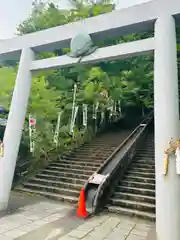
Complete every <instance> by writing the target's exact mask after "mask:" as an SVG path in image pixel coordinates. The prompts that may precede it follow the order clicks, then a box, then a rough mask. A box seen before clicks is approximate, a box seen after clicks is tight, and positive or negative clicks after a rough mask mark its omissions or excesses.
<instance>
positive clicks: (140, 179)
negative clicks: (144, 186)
mask: <svg viewBox="0 0 180 240" xmlns="http://www.w3.org/2000/svg"><path fill="white" fill-rule="evenodd" d="M124 180H128V181H135V182H145V183H153V184H155V178H148V177H138V176H134V174H128V175H126V174H125V176H124Z"/></svg>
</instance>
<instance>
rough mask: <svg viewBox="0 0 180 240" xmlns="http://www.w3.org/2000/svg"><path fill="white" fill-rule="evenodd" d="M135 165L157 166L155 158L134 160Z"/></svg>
mask: <svg viewBox="0 0 180 240" xmlns="http://www.w3.org/2000/svg"><path fill="white" fill-rule="evenodd" d="M133 162H134V163H147V164H152V165H155V160H154V157H152V158H147V157H146V158H145V157H142V158H140V157H137V158H135V159H134V160H133Z"/></svg>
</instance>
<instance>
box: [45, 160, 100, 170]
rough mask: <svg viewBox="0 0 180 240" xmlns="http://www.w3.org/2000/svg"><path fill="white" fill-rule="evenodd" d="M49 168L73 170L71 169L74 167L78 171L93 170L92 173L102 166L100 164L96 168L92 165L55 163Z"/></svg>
mask: <svg viewBox="0 0 180 240" xmlns="http://www.w3.org/2000/svg"><path fill="white" fill-rule="evenodd" d="M49 166H51V167H57V168H64V169H71V167H72V166H73V168H76V169H81V168H84V169H86V170H92V171H96V170H97V169H98V167H99V166H100V165H99V164H97V166H94V165H92V164H90V163H89V164H88V165H82V164H75V163H73V164H69V163H68V164H64V163H61V162H58V163H56V162H54V163H51V164H50V165H49Z"/></svg>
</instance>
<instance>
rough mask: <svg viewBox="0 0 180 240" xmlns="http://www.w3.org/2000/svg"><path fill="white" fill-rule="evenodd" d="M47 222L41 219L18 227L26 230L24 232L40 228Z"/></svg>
mask: <svg viewBox="0 0 180 240" xmlns="http://www.w3.org/2000/svg"><path fill="white" fill-rule="evenodd" d="M45 224H47V222H46V221H43V220H41V221H36V222H32V223H30V224H27V225H25V226H21V227H19V228H18V229H19V230H20V231H24V232H31V231H33V230H35V229H38V228H40V227H42V226H43V225H45Z"/></svg>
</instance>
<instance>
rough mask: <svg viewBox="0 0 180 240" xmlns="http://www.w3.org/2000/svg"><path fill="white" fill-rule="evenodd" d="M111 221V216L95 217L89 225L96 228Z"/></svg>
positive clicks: (90, 220) (89, 221)
mask: <svg viewBox="0 0 180 240" xmlns="http://www.w3.org/2000/svg"><path fill="white" fill-rule="evenodd" d="M108 219H109V216H105V215H103V216H98V217H93V218H92V219H89V220H88V223H89V224H91V225H94V226H99V225H100V224H102V223H103V222H105V221H107V220H108Z"/></svg>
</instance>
